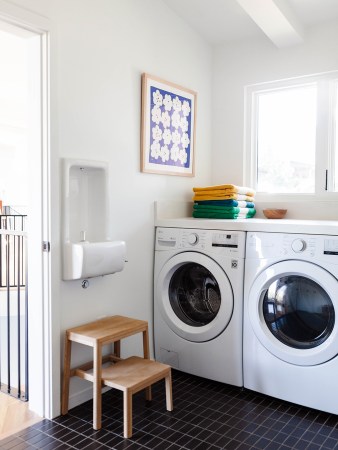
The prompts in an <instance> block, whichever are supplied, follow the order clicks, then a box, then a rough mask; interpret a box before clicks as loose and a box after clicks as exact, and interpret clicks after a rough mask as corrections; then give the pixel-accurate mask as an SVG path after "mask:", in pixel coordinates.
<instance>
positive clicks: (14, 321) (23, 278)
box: [0, 216, 28, 401]
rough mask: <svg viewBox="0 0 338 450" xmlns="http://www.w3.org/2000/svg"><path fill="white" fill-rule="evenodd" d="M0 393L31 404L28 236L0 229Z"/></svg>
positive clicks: (20, 232)
mask: <svg viewBox="0 0 338 450" xmlns="http://www.w3.org/2000/svg"><path fill="white" fill-rule="evenodd" d="M0 217H1V216H0ZM19 217H20V216H19ZM1 218H2V217H1ZM0 390H1V392H4V393H7V394H10V395H12V396H15V397H17V398H19V399H21V400H24V401H27V400H28V286H27V233H26V232H25V231H16V230H8V229H6V230H5V229H0Z"/></svg>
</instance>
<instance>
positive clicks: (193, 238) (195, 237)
mask: <svg viewBox="0 0 338 450" xmlns="http://www.w3.org/2000/svg"><path fill="white" fill-rule="evenodd" d="M197 242H198V235H197V234H196V233H191V234H189V236H188V243H189V244H190V245H196V244H197Z"/></svg>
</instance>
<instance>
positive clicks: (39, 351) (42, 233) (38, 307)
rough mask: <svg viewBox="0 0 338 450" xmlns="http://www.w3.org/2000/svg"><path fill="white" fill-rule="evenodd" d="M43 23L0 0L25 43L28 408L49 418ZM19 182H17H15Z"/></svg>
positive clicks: (4, 17) (3, 24)
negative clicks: (43, 247)
mask: <svg viewBox="0 0 338 450" xmlns="http://www.w3.org/2000/svg"><path fill="white" fill-rule="evenodd" d="M47 22H48V20H47V19H44V18H41V17H40V16H36V15H35V14H33V13H31V12H28V11H26V10H24V9H21V8H19V7H16V6H14V5H12V4H10V3H8V2H4V1H3V0H0V29H1V30H2V31H5V32H7V33H12V34H13V35H15V36H18V37H21V38H22V39H23V40H24V42H25V45H26V55H25V57H26V58H27V78H28V80H27V82H28V85H29V89H28V94H27V118H28V120H27V124H26V125H25V126H26V129H27V143H26V149H27V154H28V155H26V156H27V164H26V167H25V171H26V173H27V174H28V186H21V189H26V190H27V192H29V195H28V201H27V206H28V210H27V213H28V285H29V300H28V301H29V305H28V317H29V319H28V321H29V324H28V354H29V370H28V372H29V406H30V409H32V410H33V411H35V412H36V413H38V414H39V415H41V416H45V417H51V416H52V405H51V396H52V392H51V389H50V387H51V384H50V383H52V380H51V374H50V369H51V362H50V361H51V358H50V350H51V348H50V345H51V344H50V342H51V338H50V332H51V328H50V321H49V313H50V294H49V291H50V273H49V260H50V256H49V255H48V254H45V253H43V252H42V242H43V241H45V240H49V223H50V221H49V200H48V199H49V192H50V191H49V170H48V164H49V159H50V155H49V143H48V141H49V138H48V134H49V122H48V120H49V114H48V111H49V104H48V85H49V83H48V73H49V70H48V26H46V24H47ZM18 182H19V183H20V180H19V181H18Z"/></svg>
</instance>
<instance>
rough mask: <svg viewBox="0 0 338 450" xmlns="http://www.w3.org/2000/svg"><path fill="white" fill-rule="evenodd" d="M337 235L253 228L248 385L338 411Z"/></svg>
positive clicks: (247, 295) (248, 266) (248, 271)
mask: <svg viewBox="0 0 338 450" xmlns="http://www.w3.org/2000/svg"><path fill="white" fill-rule="evenodd" d="M337 279H338V237H335V236H323V235H300V234H280V233H251V232H248V233H247V243H246V263H245V287H244V330H243V332H244V336H243V370H244V386H245V387H246V388H249V389H252V390H254V391H257V392H261V393H264V394H267V395H270V396H273V397H277V398H280V399H283V400H287V401H290V402H293V403H297V404H300V405H304V406H308V407H311V408H315V409H319V410H321V411H326V412H330V413H334V414H338V388H337V386H338V382H337V380H338V378H337V373H338V356H337V355H338V281H337Z"/></svg>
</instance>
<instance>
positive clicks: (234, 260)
mask: <svg viewBox="0 0 338 450" xmlns="http://www.w3.org/2000/svg"><path fill="white" fill-rule="evenodd" d="M237 267H238V261H237V259H232V260H231V268H232V269H237Z"/></svg>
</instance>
